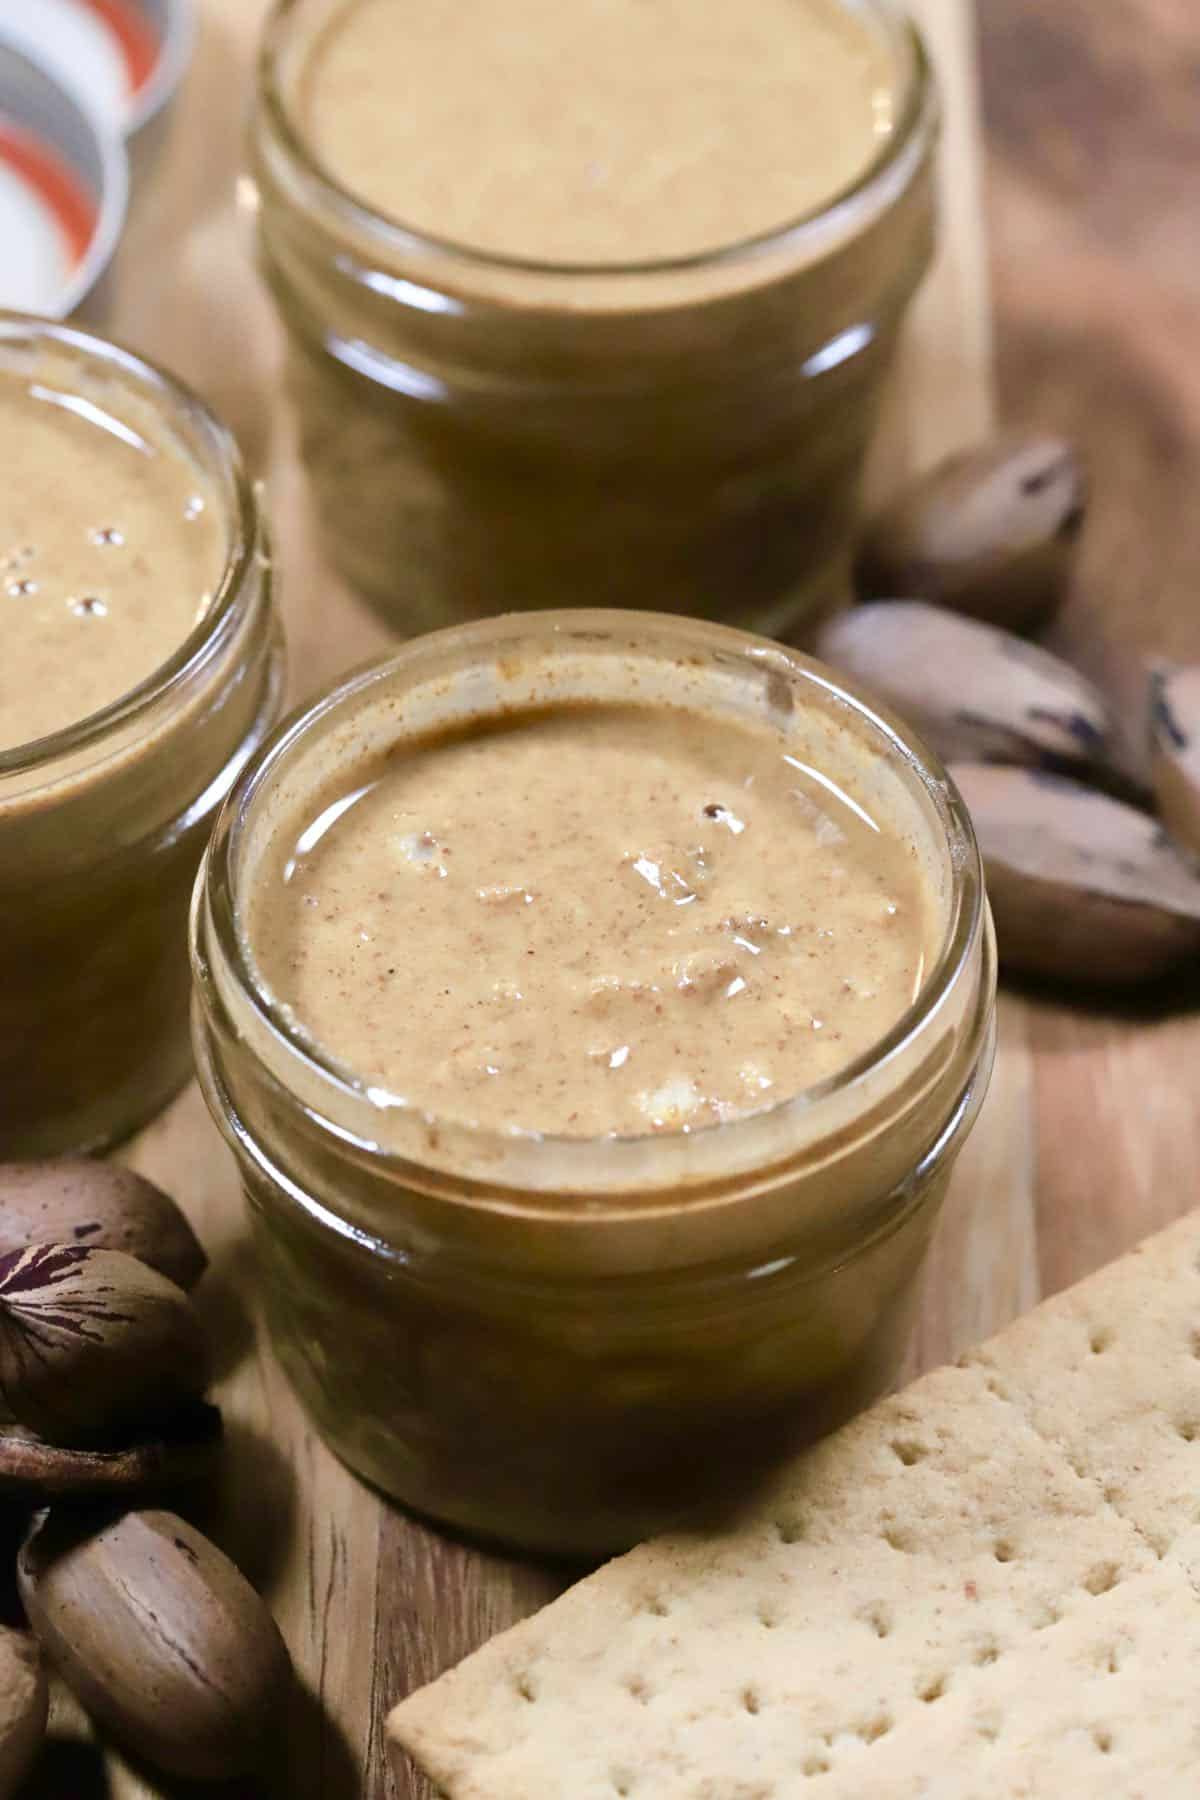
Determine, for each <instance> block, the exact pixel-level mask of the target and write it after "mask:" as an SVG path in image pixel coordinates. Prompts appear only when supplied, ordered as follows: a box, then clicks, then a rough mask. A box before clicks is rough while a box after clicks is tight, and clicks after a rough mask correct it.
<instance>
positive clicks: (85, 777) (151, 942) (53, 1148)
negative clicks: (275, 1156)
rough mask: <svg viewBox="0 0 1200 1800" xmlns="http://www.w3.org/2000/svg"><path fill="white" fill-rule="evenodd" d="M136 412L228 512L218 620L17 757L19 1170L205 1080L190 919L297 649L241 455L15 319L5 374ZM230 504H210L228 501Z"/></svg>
mask: <svg viewBox="0 0 1200 1800" xmlns="http://www.w3.org/2000/svg"><path fill="white" fill-rule="evenodd" d="M5 364H7V365H9V366H11V367H12V368H14V369H21V370H28V369H29V368H30V367H31V366H35V365H36V367H37V368H38V369H39V370H42V369H45V370H46V371H47V372H48V376H49V377H52V379H53V381H54V384H55V385H56V386H59V387H61V388H63V389H64V390H65V391H67V392H72V393H80V394H82V395H84V396H85V402H86V395H87V394H88V393H89V392H90V393H93V394H94V393H97V392H100V393H103V395H104V396H105V397H106V401H107V402H109V403H112V404H114V405H115V404H116V403H117V402H118V400H119V397H120V396H121V395H122V394H128V395H129V396H130V397H131V399H132V400H133V401H134V402H136V405H137V406H138V407H139V409H140V410H141V411H142V412H143V413H144V412H145V411H146V410H147V408H149V409H150V410H151V411H152V414H153V416H154V417H156V418H157V419H159V420H161V422H162V426H163V430H164V434H165V435H167V436H169V437H171V438H173V439H174V440H175V441H177V442H179V443H180V444H181V445H182V446H183V448H184V449H185V451H186V452H187V454H188V455H189V456H190V457H191V458H192V459H194V461H195V463H196V464H197V465H198V467H199V469H200V470H201V472H202V473H203V474H204V476H205V477H206V480H207V484H208V491H209V492H210V494H211V495H212V496H213V499H214V500H215V502H216V503H217V504H219V506H220V507H221V509H222V515H223V522H224V526H225V531H226V539H227V551H226V559H225V564H224V570H223V573H222V576H221V579H220V582H219V585H218V587H217V589H216V592H215V594H214V597H213V602H212V605H211V607H210V608H209V610H208V612H207V613H206V614H205V616H204V618H203V620H202V621H201V622H200V623H199V624H198V625H197V626H196V627H195V629H194V630H193V631H192V633H191V635H190V636H189V637H188V638H187V639H186V640H185V641H184V642H183V643H182V644H181V645H180V647H179V649H178V651H177V652H176V653H175V655H174V656H172V657H171V659H170V660H169V661H168V662H166V663H165V664H164V665H163V666H162V667H161V668H159V669H158V670H156V671H155V672H154V674H152V675H151V676H150V677H149V678H148V679H147V680H145V681H143V682H142V683H141V684H140V685H139V686H138V687H135V688H134V689H133V690H132V691H131V692H130V693H128V694H126V695H125V696H124V697H123V698H121V699H119V700H117V701H116V702H115V703H114V704H113V705H111V706H106V707H105V708H104V709H103V710H102V711H100V712H96V713H93V714H92V715H91V716H90V717H87V718H85V719H83V720H81V721H80V722H79V723H77V724H73V725H70V726H69V727H67V728H66V729H64V730H61V731H56V732H54V733H53V734H51V735H50V736H47V737H42V738H39V739H37V741H36V742H34V743H31V744H27V745H22V746H19V747H18V748H16V749H12V750H5V751H0V1159H3V1158H10V1159H11V1158H23V1157H39V1156H51V1155H56V1154H60V1153H63V1152H66V1151H79V1150H94V1149H97V1148H100V1147H101V1146H104V1145H107V1144H110V1143H113V1142H116V1141H117V1140H119V1139H120V1138H122V1137H124V1136H126V1135H127V1134H128V1133H130V1132H131V1131H133V1130H135V1129H136V1127H137V1126H139V1125H140V1124H142V1123H144V1121H145V1120H147V1119H148V1118H150V1117H151V1116H152V1115H153V1114H154V1113H155V1112H157V1111H158V1110H159V1108H160V1107H161V1106H163V1105H164V1104H165V1102H166V1101H167V1100H168V1099H169V1098H170V1096H171V1095H172V1094H173V1093H174V1092H175V1090H176V1089H177V1088H179V1087H180V1086H181V1085H182V1084H183V1082H184V1081H185V1080H186V1079H187V1076H188V1074H189V1073H190V1069H191V1051H190V1041H189V1031H188V995H189V988H190V978H189V970H188V958H187V909H188V898H189V895H190V892H191V886H192V882H193V880H194V877H195V872H196V866H197V864H198V862H199V860H200V853H201V851H202V849H203V847H204V844H205V841H206V839H207V837H208V834H209V832H210V830H211V828H212V821H213V817H214V815H215V813H216V810H217V808H218V807H219V805H220V804H221V801H222V800H223V799H224V797H225V794H226V793H227V791H228V789H229V787H230V785H231V784H232V782H233V780H234V778H235V776H236V775H237V773H238V771H239V770H240V769H241V767H242V765H243V764H244V763H245V761H246V759H247V757H248V756H250V754H251V752H252V751H254V750H255V749H256V748H257V747H258V745H259V744H260V743H261V742H262V740H263V738H264V737H265V736H266V734H267V732H268V731H269V730H270V728H271V726H272V725H273V724H274V723H275V721H276V719H277V718H278V716H279V710H280V700H281V687H282V673H283V667H282V643H281V638H280V632H279V625H278V621H277V618H276V616H275V613H274V610H273V608H272V604H271V573H270V563H269V560H268V557H267V552H266V544H265V538H264V528H263V522H262V519H261V517H260V514H259V509H258V504H257V502H256V500H255V497H254V494H253V492H252V490H251V487H250V484H249V482H248V480H247V478H246V475H245V472H244V470H243V468H242V463H241V459H240V456H239V454H238V450H237V446H236V444H235V443H234V440H233V438H232V437H231V436H230V434H229V433H228V432H227V431H226V430H225V428H224V427H223V426H222V425H221V424H219V423H218V421H217V420H216V419H215V418H214V417H213V416H212V414H211V413H210V412H209V411H208V409H207V408H206V407H205V406H204V405H202V403H201V402H200V401H199V400H197V399H196V398H195V397H194V396H193V395H192V394H190V393H188V392H187V391H186V389H184V388H182V387H180V386H179V385H178V384H177V383H176V382H174V381H173V380H172V379H170V377H168V376H166V375H164V374H162V373H161V372H160V371H159V370H157V369H155V368H153V367H151V366H150V365H149V364H147V363H145V362H142V361H141V360H140V359H139V358H138V357H135V356H132V355H131V354H130V353H129V352H127V351H125V350H122V349H118V348H117V347H116V346H115V345H112V344H109V343H105V342H103V341H102V340H100V339H98V338H94V337H90V336H87V335H85V334H84V333H82V332H79V331H74V330H71V329H69V328H68V327H65V326H54V325H49V324H47V323H45V322H44V321H42V320H37V319H32V318H24V317H21V316H19V315H16V314H0V367H2V366H3V365H5ZM210 503H211V502H210Z"/></svg>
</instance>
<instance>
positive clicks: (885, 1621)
mask: <svg viewBox="0 0 1200 1800" xmlns="http://www.w3.org/2000/svg"><path fill="white" fill-rule="evenodd" d="M862 1619H863V1624H864V1625H869V1626H870V1627H871V1630H872V1631H873V1632H874V1633H875V1636H876V1637H877V1638H885V1637H889V1636H890V1635H891V1630H892V1619H891V1614H890V1613H889V1612H888V1610H887V1608H886V1607H885V1606H870V1607H868V1608H867V1610H866V1612H865V1613H863V1615H862Z"/></svg>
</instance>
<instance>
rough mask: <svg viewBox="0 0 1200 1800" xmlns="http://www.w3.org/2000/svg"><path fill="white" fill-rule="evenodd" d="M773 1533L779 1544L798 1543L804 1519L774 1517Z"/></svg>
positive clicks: (801, 1537)
mask: <svg viewBox="0 0 1200 1800" xmlns="http://www.w3.org/2000/svg"><path fill="white" fill-rule="evenodd" d="M775 1535H776V1537H777V1538H778V1539H779V1541H780V1543H781V1544H799V1543H800V1542H801V1541H802V1540H803V1537H804V1520H803V1519H798V1518H790V1519H776V1521H775Z"/></svg>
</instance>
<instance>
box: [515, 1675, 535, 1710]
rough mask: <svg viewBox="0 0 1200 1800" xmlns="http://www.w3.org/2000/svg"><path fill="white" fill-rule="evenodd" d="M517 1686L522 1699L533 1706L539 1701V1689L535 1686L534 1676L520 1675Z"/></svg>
mask: <svg viewBox="0 0 1200 1800" xmlns="http://www.w3.org/2000/svg"><path fill="white" fill-rule="evenodd" d="M515 1686H516V1690H517V1693H518V1695H519V1696H520V1698H521V1699H522V1700H524V1701H526V1702H527V1703H528V1704H529V1705H530V1706H532V1705H533V1703H534V1701H535V1700H536V1699H537V1689H536V1688H535V1687H534V1685H533V1678H532V1676H529V1675H518V1676H517V1679H516V1683H515Z"/></svg>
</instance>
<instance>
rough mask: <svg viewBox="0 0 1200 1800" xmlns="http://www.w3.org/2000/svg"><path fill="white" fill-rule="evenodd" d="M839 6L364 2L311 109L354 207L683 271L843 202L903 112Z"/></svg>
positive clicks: (874, 42) (310, 69) (322, 49)
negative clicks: (682, 266)
mask: <svg viewBox="0 0 1200 1800" xmlns="http://www.w3.org/2000/svg"><path fill="white" fill-rule="evenodd" d="M897 88H898V81H897V72H896V68H895V63H894V60H893V59H892V58H891V57H890V56H889V54H888V50H887V46H886V44H885V42H884V41H883V39H882V37H881V34H880V33H879V31H878V30H877V29H875V28H873V25H872V23H871V21H870V20H869V19H868V18H867V17H865V16H864V15H863V14H862V13H861V12H859V11H858V10H857V9H856V8H852V7H850V6H847V5H845V4H844V3H843V0H742V4H740V5H738V6H736V7H728V6H713V5H710V6H703V5H701V6H698V5H697V4H696V0H572V3H571V4H568V5H564V4H556V0H432V3H430V4H426V5H423V6H419V7H417V6H411V5H406V4H404V3H403V0H349V3H347V4H343V5H342V6H340V7H339V8H338V9H337V11H336V12H335V13H334V14H333V16H332V18H331V20H330V22H329V24H328V25H327V26H326V28H325V30H324V31H323V32H322V33H321V34H320V35H319V36H318V37H317V38H316V40H315V42H314V43H313V46H312V48H311V50H310V52H309V55H308V58H307V60H306V63H305V66H304V70H303V73H302V76H301V78H300V81H299V84H298V87H297V92H296V99H295V113H296V117H297V120H298V121H299V123H300V125H301V128H302V129H303V130H304V132H305V134H306V136H307V137H308V139H309V141H310V143H311V144H312V147H313V150H314V152H315V154H316V155H317V157H318V158H319V160H320V161H321V162H322V163H323V165H324V166H325V168H327V169H328V171H329V172H330V174H331V175H333V177H334V178H335V179H336V180H337V181H339V182H340V183H341V184H342V185H343V186H344V187H345V188H347V189H348V190H349V191H350V192H351V193H352V194H353V195H354V196H355V198H356V199H358V200H360V201H362V202H364V203H365V204H366V205H367V206H369V207H371V208H372V210H374V211H376V212H379V213H382V214H384V215H385V216H387V217H389V218H392V219H396V220H399V221H400V222H401V223H403V224H405V225H409V226H412V227H414V228H415V229H417V230H418V231H422V232H430V233H432V234H434V235H435V236H438V237H444V238H451V239H453V240H454V241H455V242H457V243H460V244H469V245H471V246H472V247H473V248H475V249H477V250H486V251H490V252H492V253H493V254H498V255H505V256H514V257H522V258H528V259H531V260H534V261H544V262H579V263H634V262H643V261H651V260H655V261H657V260H664V259H669V258H672V257H684V256H691V255H696V254H699V253H703V252H704V251H710V250H714V249H716V248H718V247H719V246H720V245H722V244H726V243H730V242H734V241H736V240H738V239H742V238H749V237H754V236H757V235H758V234H760V233H762V232H766V231H770V230H773V229H775V228H777V227H778V226H780V225H782V224H785V223H786V222H787V221H788V220H790V219H798V218H801V217H802V216H803V215H804V214H805V213H808V212H811V211H813V210H814V209H815V208H818V207H822V206H824V205H826V204H827V203H828V202H829V201H830V200H831V199H832V198H833V197H834V195H836V194H839V193H841V192H842V191H843V190H844V189H846V188H848V187H850V186H851V185H852V184H853V183H854V182H855V181H856V180H857V179H858V177H859V176H860V175H862V173H863V172H864V171H865V169H866V168H867V167H868V165H869V164H870V163H871V161H872V160H873V158H874V157H875V155H876V154H877V152H878V150H879V148H880V145H881V144H882V143H883V142H885V141H886V139H887V138H888V137H889V135H890V134H891V132H892V130H893V128H894V126H895V122H896V112H897V108H898V103H899V102H898V93H897Z"/></svg>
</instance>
